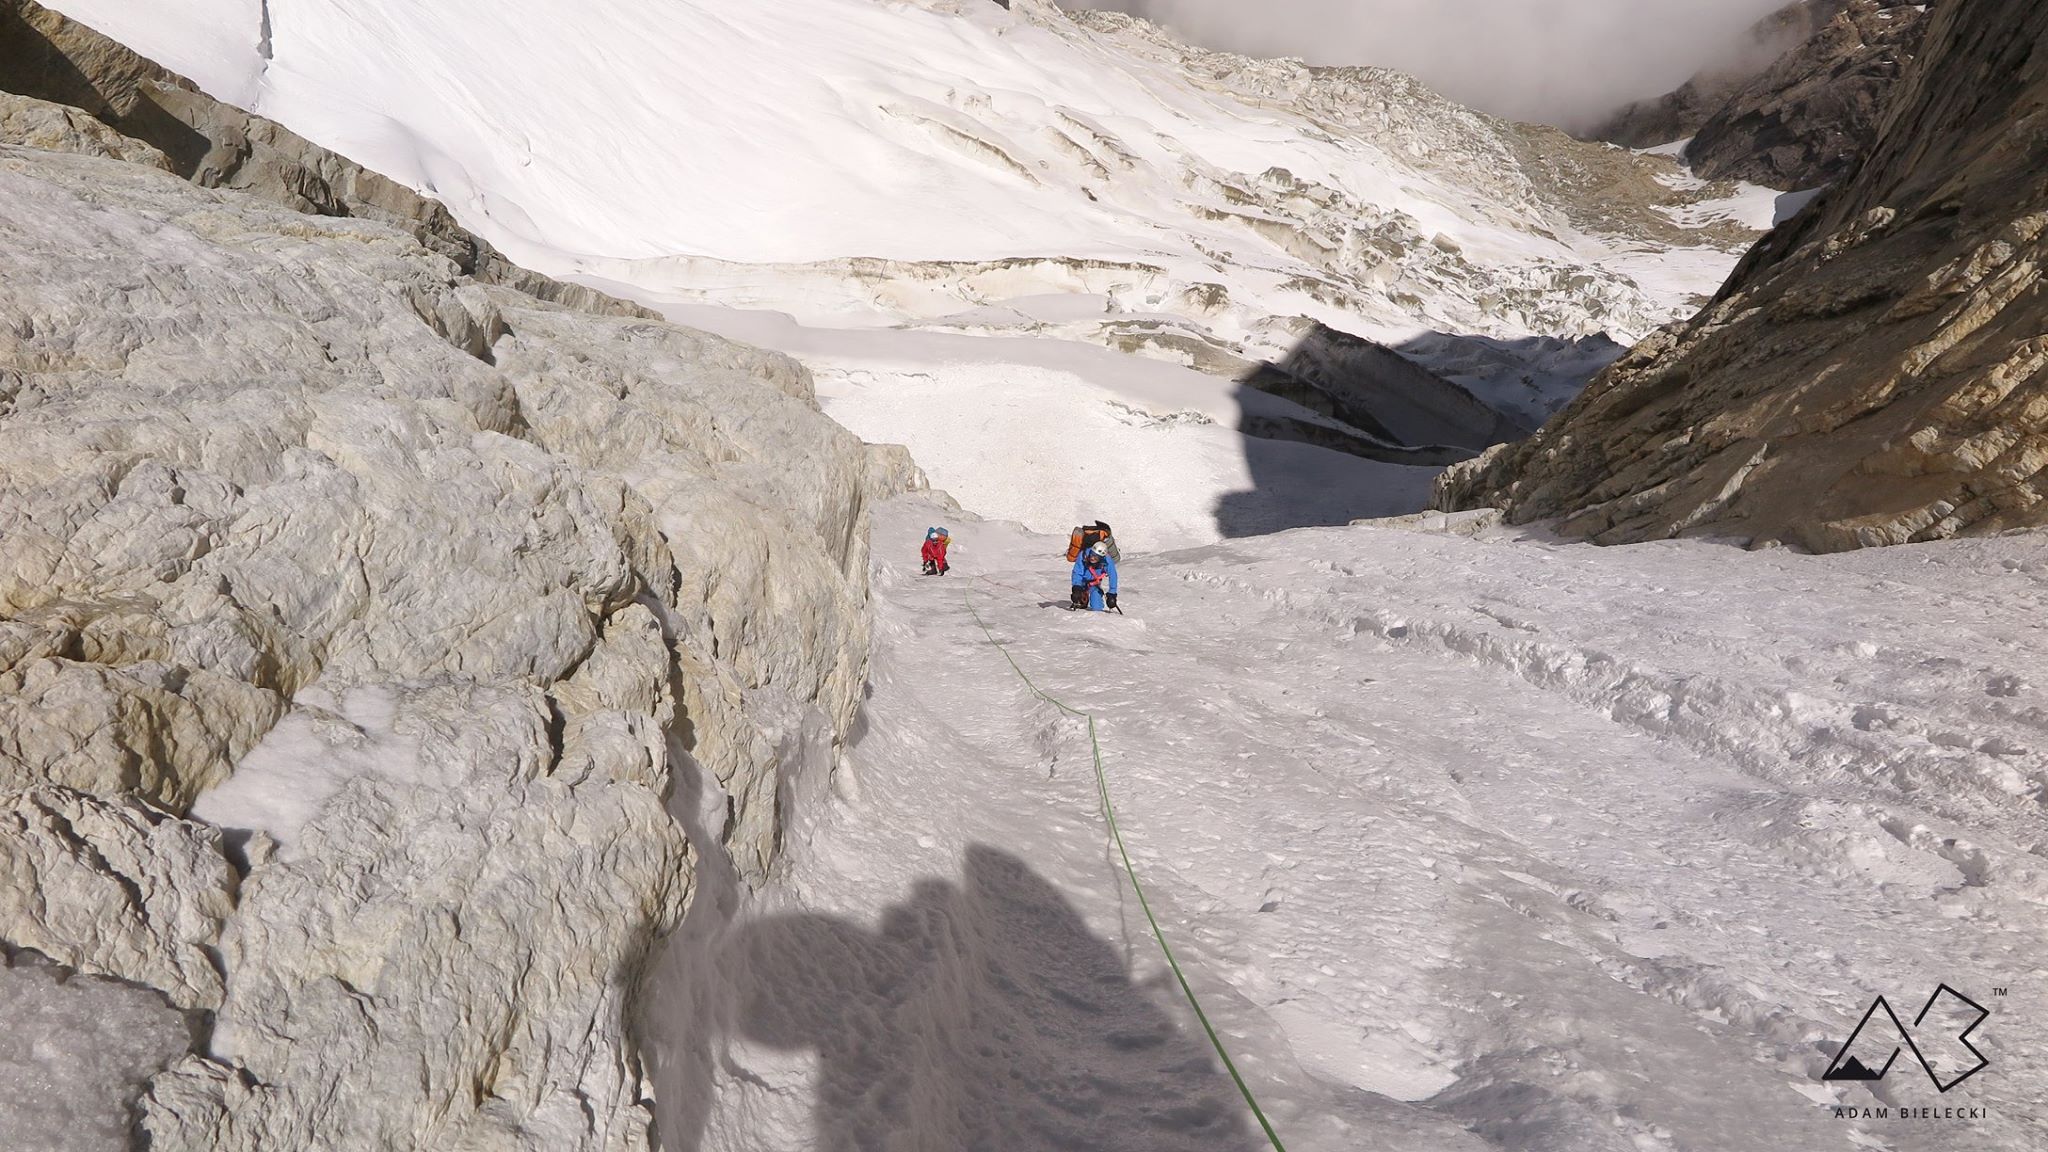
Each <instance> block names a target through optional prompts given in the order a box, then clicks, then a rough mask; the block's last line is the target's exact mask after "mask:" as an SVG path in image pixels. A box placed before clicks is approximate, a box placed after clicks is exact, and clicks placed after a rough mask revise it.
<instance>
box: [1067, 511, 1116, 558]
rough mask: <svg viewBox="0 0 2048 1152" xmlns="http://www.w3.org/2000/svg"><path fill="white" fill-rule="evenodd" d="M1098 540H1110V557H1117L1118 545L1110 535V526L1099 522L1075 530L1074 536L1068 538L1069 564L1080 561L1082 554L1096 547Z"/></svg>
mask: <svg viewBox="0 0 2048 1152" xmlns="http://www.w3.org/2000/svg"><path fill="white" fill-rule="evenodd" d="M1097 540H1110V541H1111V542H1110V545H1109V548H1110V555H1112V556H1114V555H1116V543H1115V541H1114V540H1112V539H1111V537H1110V535H1109V525H1107V524H1104V523H1103V522H1102V521H1100V520H1097V521H1096V522H1095V523H1093V524H1087V525H1083V526H1081V527H1079V528H1076V529H1074V532H1073V535H1071V536H1069V537H1068V538H1067V563H1069V564H1072V563H1073V562H1074V561H1076V560H1079V559H1080V558H1081V553H1083V552H1086V551H1087V550H1088V549H1090V548H1093V547H1095V542H1096V541H1097Z"/></svg>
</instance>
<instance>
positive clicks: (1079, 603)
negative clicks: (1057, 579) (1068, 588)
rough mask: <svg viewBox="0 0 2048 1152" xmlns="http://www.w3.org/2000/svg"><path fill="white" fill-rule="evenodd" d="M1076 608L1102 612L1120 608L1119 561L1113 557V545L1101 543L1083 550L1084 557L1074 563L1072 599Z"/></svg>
mask: <svg viewBox="0 0 2048 1152" xmlns="http://www.w3.org/2000/svg"><path fill="white" fill-rule="evenodd" d="M1070 602H1071V603H1072V605H1073V606H1074V607H1076V608H1086V609H1088V610H1089V611H1090V612H1100V611H1102V610H1103V609H1104V608H1115V607H1116V559H1115V557H1112V556H1111V555H1110V554H1109V542H1108V541H1106V540H1098V541H1096V542H1095V543H1094V544H1092V545H1090V546H1089V547H1088V548H1086V549H1085V550H1083V551H1082V553H1081V558H1080V559H1079V560H1076V561H1074V589H1073V596H1072V598H1071V601H1070Z"/></svg>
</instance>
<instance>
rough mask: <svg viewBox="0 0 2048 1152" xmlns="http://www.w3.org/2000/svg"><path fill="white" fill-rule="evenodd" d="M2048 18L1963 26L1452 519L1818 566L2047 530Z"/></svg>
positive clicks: (2021, 16) (1448, 496)
mask: <svg viewBox="0 0 2048 1152" xmlns="http://www.w3.org/2000/svg"><path fill="white" fill-rule="evenodd" d="M2044 48H2048V7H2043V6H2041V5H2039V4H2036V3H2034V2H2033V0H1979V2H1975V3H1970V4H1954V5H1946V6H1944V7H1942V8H1940V9H1937V10H1936V11H1935V13H1934V14H1933V16H1932V19H1931V23H1930V25H1929V28H1928V32H1927V47H1926V50H1925V53H1924V54H1923V56H1922V57H1921V58H1920V60H1919V61H1918V62H1917V63H1916V64H1915V66H1914V67H1913V69H1912V70H1911V71H1910V72H1909V74H1908V76H1907V78H1906V79H1905V80H1904V81H1902V83H1901V86H1900V90H1899V93H1898V96H1897V99H1896V100H1895V102H1894V103H1893V105H1892V109H1891V111H1890V113H1889V115H1888V116H1887V118H1886V121H1885V124H1884V127H1883V131H1882V133H1881V135H1880V137H1879V140H1878V142H1877V144H1876V146H1875V148H1874V149H1873V150H1872V152H1871V154H1870V155H1869V156H1868V158H1867V159H1865V160H1864V162H1863V163H1862V164H1861V165H1860V166H1859V167H1858V168H1857V169H1856V171H1855V172H1854V173H1853V174H1852V175H1851V176H1850V177H1849V178H1848V179H1847V180H1846V181H1845V182H1844V184H1843V185H1842V186H1841V187H1839V188H1837V189H1835V190H1834V191H1832V192H1830V193H1828V194H1827V195H1826V196H1824V197H1823V198H1822V199H1821V200H1820V201H1818V202H1817V203H1816V204H1815V205H1814V206H1813V207H1812V208H1810V209H1808V211H1807V212H1806V213H1804V214H1802V215H1800V216H1799V217H1797V218H1795V219H1794V220H1793V221H1791V222H1789V223H1788V224H1786V225H1784V226H1781V227H1780V228H1779V229H1778V230H1777V231H1776V232H1774V233H1773V234H1772V235H1771V236H1769V237H1768V238H1766V240H1764V241H1763V242H1762V243H1761V244H1759V245H1758V247H1757V249H1756V251H1754V252H1753V253H1751V255H1750V256H1749V257H1748V259H1747V260H1746V261H1745V262H1744V264H1743V266H1742V267H1741V268H1740V269H1738V271H1737V272H1736V274H1735V276H1734V278H1733V279H1732V280H1731V281H1730V283H1729V285H1728V287H1727V288H1726V290H1725V291H1724V292H1723V294H1722V296H1721V298H1720V299H1719V300H1718V301H1716V302H1715V303H1714V304H1713V305H1712V306H1711V307H1709V308H1708V309H1707V310H1705V311H1704V312H1702V313H1701V314H1700V315H1699V316H1698V317H1696V318H1694V319H1693V320H1692V321H1690V322H1689V323H1686V324H1683V325H1677V326H1674V327H1672V328H1669V329H1666V330H1665V331H1663V332H1661V333H1659V334H1657V335H1656V336H1654V337H1652V338H1651V339H1649V340H1647V341H1645V342H1643V343H1642V344H1641V345H1639V346H1637V347H1636V348H1635V349H1634V350H1632V351H1631V352H1630V353H1629V354H1628V355H1627V356H1626V357H1625V358H1623V359H1622V360H1621V361H1619V362H1618V363H1617V364H1616V365H1615V366H1614V367H1613V368H1612V369H1610V370H1609V371H1608V372H1607V373H1605V374H1604V375H1603V376H1601V377H1600V378H1599V379H1597V380H1596V381H1595V382H1594V383H1593V385H1592V386H1591V387H1590V388H1588V390H1587V391H1586V393H1585V394H1584V395H1583V396H1581V397H1580V398H1579V400H1577V401H1576V402H1574V403H1573V404H1572V405H1571V406H1570V407H1569V408H1567V409H1566V410H1565V411H1564V412H1563V413H1561V414H1560V415H1559V417H1558V418H1557V419H1555V420H1553V421H1552V422H1551V423H1549V424H1548V425H1546V426H1545V427H1544V428H1543V429H1542V430H1541V431H1540V432H1538V433H1537V435H1536V436H1535V437H1533V438H1531V439H1530V440H1528V441H1525V442H1523V443H1520V444H1516V445H1511V446H1505V447H1502V448H1497V449H1494V450H1492V451H1490V452H1489V453H1488V454H1487V455H1486V456H1485V457H1482V458H1481V459H1480V460H1478V461H1474V462H1472V463H1469V464H1466V465H1460V466H1458V467H1456V468H1454V469H1452V470H1451V472H1449V473H1447V474H1446V475H1445V477H1444V478H1443V479H1442V481H1440V483H1439V487H1438V492H1437V505H1438V507H1440V508H1442V509H1444V510H1452V509H1458V508H1468V507H1475V506H1481V505H1495V506H1499V507H1503V508H1505V509H1506V510H1507V512H1508V514H1509V516H1510V518H1511V519H1513V520H1515V521H1518V522H1521V521H1529V520H1535V519H1540V518H1545V517H1563V518H1564V519H1563V527H1564V530H1565V531H1567V532H1569V533H1571V534H1574V535H1580V536H1589V537H1592V538H1593V539H1595V540H1598V541H1602V542H1614V543H1618V542H1626V541H1638V540H1650V539H1657V538H1660V537H1667V536H1673V535H1677V534H1680V533H1712V534H1717V535H1730V536H1746V537H1751V538H1753V539H1754V540H1756V541H1759V542H1769V541H1784V542H1788V543H1793V544H1798V545H1802V546H1804V547H1807V548H1811V549H1814V550H1818V551H1826V550H1839V549H1847V548H1855V547H1861V546H1866V545H1874V544H1895V543H1902V542H1906V541H1916V540H1928V539H1935V538H1939V537H1944V536H1952V535H1957V534H1983V533H1992V532H1997V531H2000V530H2003V529H2008V528H2014V527H2021V526H2029V525H2039V524H2043V523H2048V472H2044V471H2043V469H2044V467H2048V341H2044V338H2043V335H2042V334H2043V333H2044V332H2048V296H2044V293H2043V291H2042V286H2041V275H2042V265H2043V258H2044V255H2048V179H2044V175H2043V174H2044V173H2048V51H2044Z"/></svg>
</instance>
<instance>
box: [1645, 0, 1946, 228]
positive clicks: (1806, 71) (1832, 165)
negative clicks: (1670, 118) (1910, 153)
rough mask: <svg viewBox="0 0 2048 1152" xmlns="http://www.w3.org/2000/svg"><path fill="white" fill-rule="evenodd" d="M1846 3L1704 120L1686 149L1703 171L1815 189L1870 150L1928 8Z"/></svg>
mask: <svg viewBox="0 0 2048 1152" xmlns="http://www.w3.org/2000/svg"><path fill="white" fill-rule="evenodd" d="M1827 6H1828V7H1837V6H1838V5H1837V4H1836V3H1834V2H1833V0H1830V3H1829V4H1828V5H1827ZM1809 7H1810V8H1811V7H1812V6H1809ZM1839 7H1840V10H1839V11H1837V12H1835V13H1834V14H1833V15H1832V16H1831V17H1830V18H1828V19H1827V20H1826V21H1824V22H1822V23H1821V24H1820V26H1819V28H1818V30H1817V31H1815V32H1814V33H1813V35H1811V36H1809V37H1807V38H1806V39H1805V40H1804V41H1803V42H1801V43H1800V44H1799V45H1798V46H1797V47H1795V48H1793V49H1792V50H1791V51H1790V52H1787V53H1786V54H1785V55H1783V56H1781V57H1779V58H1778V60H1777V62H1776V63H1774V64H1772V65H1771V66H1770V67H1769V68H1767V69H1765V70H1764V72H1763V73H1762V74H1761V75H1758V76H1756V77H1754V78H1752V79H1751V80H1750V81H1749V82H1748V83H1746V84H1744V85H1742V86H1741V87H1740V88H1739V89H1737V90H1736V91H1735V92H1734V93H1733V94H1731V95H1730V96H1729V97H1728V99H1727V100H1726V101H1725V102H1724V103H1723V104H1722V105H1721V106H1720V108H1719V109H1717V110H1716V111H1715V112H1714V114H1713V115H1712V116H1709V117H1708V118H1707V120H1706V122H1705V123H1703V124H1701V125H1700V126H1699V129H1698V130H1697V132H1696V133H1695V134H1694V135H1693V138H1692V143H1691V144H1689V145H1687V146H1686V150H1685V158H1686V160H1688V161H1689V162H1690V163H1691V164H1692V166H1693V170H1694V171H1695V172H1697V173H1698V174H1699V175H1701V176H1705V177H1708V178H1710V179H1738V180H1748V181H1751V182H1753V183H1757V184H1763V185H1767V186H1769V187H1772V188H1816V187H1819V186H1820V185H1822V184H1827V183H1830V182H1832V181H1835V180H1838V179H1840V178H1841V177H1842V176H1843V175H1845V174H1846V173H1847V172H1848V171H1849V169H1850V168H1851V167H1852V166H1854V164H1855V163H1856V161H1857V160H1858V159H1860V158H1861V157H1862V156H1863V154H1864V153H1865V152H1866V151H1868V150H1869V148H1870V146H1871V144H1872V142H1873V141H1874V140H1876V138H1877V130H1878V125H1879V123H1880V122H1881V121H1882V119H1883V116H1884V111H1885V103H1886V101H1887V100H1889V99H1890V97H1891V94H1892V92H1893V90H1894V89H1895V88H1896V86H1897V84H1898V80H1899V77H1900V75H1901V74H1902V73H1903V72H1904V71H1905V69H1906V66H1907V65H1908V64H1909V63H1911V61H1912V59H1913V57H1914V55H1915V54H1916V53H1917V52H1918V51H1919V49H1920V41H1921V37H1922V36H1923V35H1924V34H1925V33H1926V31H1927V17H1928V7H1927V5H1925V4H1914V3H1910V2H1908V0H1850V3H1848V4H1846V5H1839ZM1820 10H1822V11H1824V10H1825V9H1820Z"/></svg>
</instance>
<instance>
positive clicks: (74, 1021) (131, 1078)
mask: <svg viewBox="0 0 2048 1152" xmlns="http://www.w3.org/2000/svg"><path fill="white" fill-rule="evenodd" d="M30 957H31V954H28V953H23V954H21V955H19V956H16V957H14V958H13V959H11V960H9V959H7V958H5V957H0V1004H4V1005H5V1006H6V1013H7V1026H6V1027H5V1028H0V1148H6V1149H10V1150H17V1149H18V1150H20V1152H125V1150H126V1149H128V1148H130V1147H131V1146H132V1144H131V1142H130V1138H129V1137H130V1133H131V1132H132V1131H133V1130H134V1125H135V1121H136V1116H135V1115H133V1114H132V1113H131V1109H130V1105H129V1101H132V1100H134V1099H135V1098H136V1096H137V1095H138V1094H139V1093H140V1092H141V1091H142V1088H143V1085H144V1082H145V1081H146V1080H148V1078H149V1077H150V1076H152V1075H154V1074H156V1073H157V1072H158V1071H161V1070H162V1069H163V1067H164V1066H165V1065H167V1064H169V1063H170V1062H171V1061H172V1060H175V1059H177V1058H178V1057H179V1056H182V1055H184V1053H185V1051H186V1049H187V1047H188V1046H189V1045H190V1043H191V1036H190V1034H189V1033H188V1032H187V1030H186V1027H185V1019H184V1016H183V1015H182V1014H180V1013H179V1012H178V1010H177V1009H175V1008H173V1007H171V1006H170V1004H168V1003H166V1002H165V1000H164V998H163V997H162V996H161V995H159V994H158V993H156V992H153V991H151V990H149V989H145V988H133V987H130V986H128V985H125V984H122V983H120V982H119V981H115V980H106V979H101V978H100V977H97V976H87V975H83V974H79V973H73V972H71V971H70V970H69V969H65V968H60V967H57V966H55V965H51V964H47V963H41V962H37V961H35V960H33V959H31V958H30Z"/></svg>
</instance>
